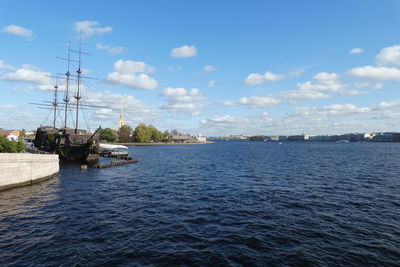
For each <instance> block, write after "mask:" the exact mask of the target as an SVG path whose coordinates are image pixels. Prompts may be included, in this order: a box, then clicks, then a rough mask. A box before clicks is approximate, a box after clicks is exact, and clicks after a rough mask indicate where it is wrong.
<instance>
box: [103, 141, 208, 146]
mask: <svg viewBox="0 0 400 267" xmlns="http://www.w3.org/2000/svg"><path fill="white" fill-rule="evenodd" d="M212 143H214V142H210V141H207V142H205V143H164V142H157V143H102V144H110V145H123V146H182V145H205V144H212Z"/></svg>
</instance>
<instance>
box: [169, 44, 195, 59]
mask: <svg viewBox="0 0 400 267" xmlns="http://www.w3.org/2000/svg"><path fill="white" fill-rule="evenodd" d="M194 56H197V48H196V47H195V46H187V45H184V46H181V47H177V48H174V49H172V51H171V57H173V58H185V57H194Z"/></svg>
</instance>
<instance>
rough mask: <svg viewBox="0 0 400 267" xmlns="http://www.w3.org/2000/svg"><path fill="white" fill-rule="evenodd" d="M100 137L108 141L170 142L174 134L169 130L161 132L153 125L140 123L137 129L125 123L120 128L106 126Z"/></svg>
mask: <svg viewBox="0 0 400 267" xmlns="http://www.w3.org/2000/svg"><path fill="white" fill-rule="evenodd" d="M100 139H101V140H102V141H106V142H120V143H129V142H137V143H151V142H169V141H171V139H172V136H171V135H170V134H169V132H168V131H165V132H161V131H159V130H158V129H157V128H156V127H154V126H153V125H146V124H144V123H140V124H139V125H138V126H137V127H136V128H135V129H132V127H131V126H129V125H123V126H122V127H121V128H119V129H118V130H113V129H111V128H104V129H101V130H100Z"/></svg>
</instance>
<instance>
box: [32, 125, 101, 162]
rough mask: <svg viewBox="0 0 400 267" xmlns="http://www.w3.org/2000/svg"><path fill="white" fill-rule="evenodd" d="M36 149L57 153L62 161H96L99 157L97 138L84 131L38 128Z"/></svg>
mask: <svg viewBox="0 0 400 267" xmlns="http://www.w3.org/2000/svg"><path fill="white" fill-rule="evenodd" d="M34 145H35V147H36V148H37V149H39V150H42V151H46V152H48V153H52V154H58V155H59V157H60V161H62V162H79V163H87V164H90V163H96V162H97V161H98V160H99V158H100V153H99V138H98V137H97V136H92V135H91V134H87V133H86V132H85V131H80V132H78V133H75V132H74V131H73V130H71V129H56V128H52V127H40V128H38V130H37V132H36V136H35V140H34Z"/></svg>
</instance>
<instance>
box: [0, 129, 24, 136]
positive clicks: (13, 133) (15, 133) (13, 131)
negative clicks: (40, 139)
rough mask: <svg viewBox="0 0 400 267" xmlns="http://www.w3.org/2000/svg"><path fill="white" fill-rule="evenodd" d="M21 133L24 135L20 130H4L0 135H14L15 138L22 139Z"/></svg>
mask: <svg viewBox="0 0 400 267" xmlns="http://www.w3.org/2000/svg"><path fill="white" fill-rule="evenodd" d="M21 133H22V131H20V130H2V131H0V134H1V135H2V136H8V135H14V136H17V137H20V136H21Z"/></svg>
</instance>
